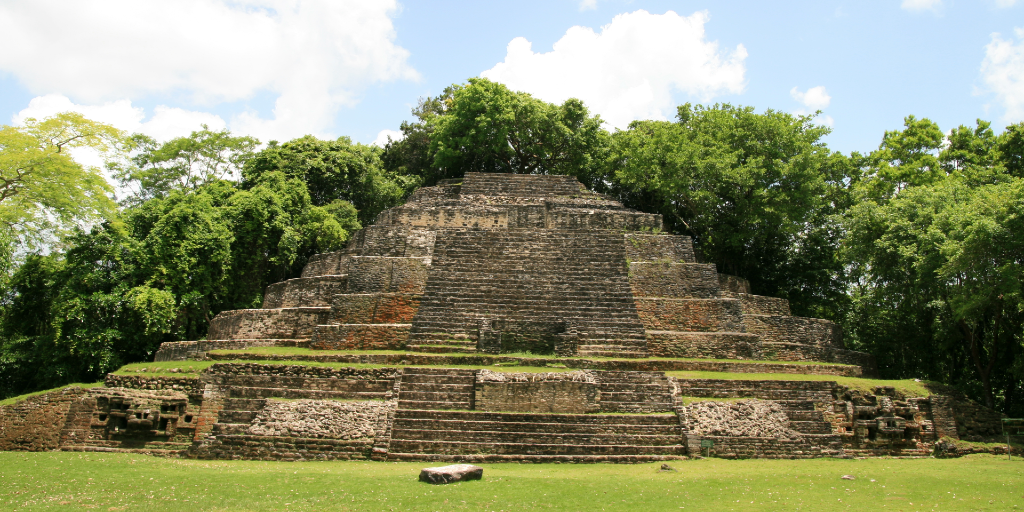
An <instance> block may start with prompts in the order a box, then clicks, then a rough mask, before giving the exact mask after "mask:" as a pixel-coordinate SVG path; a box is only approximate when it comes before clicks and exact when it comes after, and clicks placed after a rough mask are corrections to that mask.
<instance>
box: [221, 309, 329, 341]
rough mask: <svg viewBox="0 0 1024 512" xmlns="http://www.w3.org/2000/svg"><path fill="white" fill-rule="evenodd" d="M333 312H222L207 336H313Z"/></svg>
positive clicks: (275, 337)
mask: <svg viewBox="0 0 1024 512" xmlns="http://www.w3.org/2000/svg"><path fill="white" fill-rule="evenodd" d="M330 315H331V308H329V307H322V308H315V307H314V308H285V309H236V310H234V311H222V312H221V313H220V314H218V315H217V316H216V317H214V318H213V320H212V321H210V331H209V334H208V335H207V337H208V338H209V339H211V340H231V339H299V338H309V337H310V336H312V335H313V330H314V329H315V328H316V326H317V325H322V324H325V323H327V320H328V319H329V318H330Z"/></svg>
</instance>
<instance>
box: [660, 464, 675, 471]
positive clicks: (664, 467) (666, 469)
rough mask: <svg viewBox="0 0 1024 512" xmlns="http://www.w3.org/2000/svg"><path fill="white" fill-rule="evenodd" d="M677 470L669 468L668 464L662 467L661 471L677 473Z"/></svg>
mask: <svg viewBox="0 0 1024 512" xmlns="http://www.w3.org/2000/svg"><path fill="white" fill-rule="evenodd" d="M675 470H676V468H674V467H672V466H669V465H668V464H662V465H661V471H675Z"/></svg>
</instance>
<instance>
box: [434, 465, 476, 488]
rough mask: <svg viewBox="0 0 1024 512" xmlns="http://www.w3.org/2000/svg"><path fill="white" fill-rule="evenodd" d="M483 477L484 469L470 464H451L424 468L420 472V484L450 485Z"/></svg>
mask: <svg viewBox="0 0 1024 512" xmlns="http://www.w3.org/2000/svg"><path fill="white" fill-rule="evenodd" d="M483 477H484V468H482V467H480V466H474V465H472V464H452V465H451V466H440V467H436V468H426V469H424V470H423V471H420V482H427V483H431V484H450V483H452V482H462V481H465V480H480V479H482V478H483Z"/></svg>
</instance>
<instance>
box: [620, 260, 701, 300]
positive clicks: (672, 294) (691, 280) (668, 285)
mask: <svg viewBox="0 0 1024 512" xmlns="http://www.w3.org/2000/svg"><path fill="white" fill-rule="evenodd" d="M629 284H630V286H631V287H632V289H633V295H634V296H635V297H665V298H675V299H713V298H717V297H718V273H717V272H716V271H715V266H714V265H706V264H701V263H669V262H632V263H630V264H629Z"/></svg>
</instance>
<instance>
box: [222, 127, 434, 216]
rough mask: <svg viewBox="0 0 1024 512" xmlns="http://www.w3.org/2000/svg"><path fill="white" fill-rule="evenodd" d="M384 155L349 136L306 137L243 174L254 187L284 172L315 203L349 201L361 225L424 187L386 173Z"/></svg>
mask: <svg viewBox="0 0 1024 512" xmlns="http://www.w3.org/2000/svg"><path fill="white" fill-rule="evenodd" d="M381 152H382V150H381V149H379V148H376V147H373V146H366V145H363V144H353V143H352V141H351V140H350V139H349V138H348V137H340V138H338V139H337V140H333V141H328V140H320V139H317V138H315V137H313V136H311V135H306V136H305V137H301V138H298V139H295V140H292V141H290V142H286V143H284V144H282V145H280V146H278V145H271V146H270V147H268V148H266V149H264V150H263V151H260V152H259V153H258V154H257V155H256V156H255V157H254V158H253V159H252V160H251V161H250V162H249V163H248V164H247V165H246V166H245V168H244V169H243V172H242V176H243V177H244V180H245V186H246V187H250V186H255V185H256V184H258V183H259V182H260V180H261V178H262V176H264V175H265V174H267V173H271V172H277V171H279V172H283V173H284V175H285V176H287V177H288V178H297V179H299V180H302V181H303V182H304V183H305V184H306V187H307V188H308V190H309V196H310V200H311V201H312V204H313V205H315V206H329V205H330V204H332V203H333V202H335V201H338V200H344V201H348V202H350V203H352V204H353V205H354V206H355V208H356V209H357V210H358V211H359V220H360V222H363V223H370V222H372V221H373V219H374V218H376V216H377V214H378V213H380V212H381V211H384V210H385V209H387V208H391V207H392V206H397V205H398V204H399V203H400V202H401V201H402V200H403V199H404V198H405V197H406V196H407V195H408V194H409V193H410V192H412V190H413V189H415V188H416V187H418V186H419V185H420V183H421V181H420V180H419V179H418V178H416V177H412V176H407V175H405V174H400V173H394V172H387V171H385V170H384V168H383V166H382V164H381V159H380V154H381Z"/></svg>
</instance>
